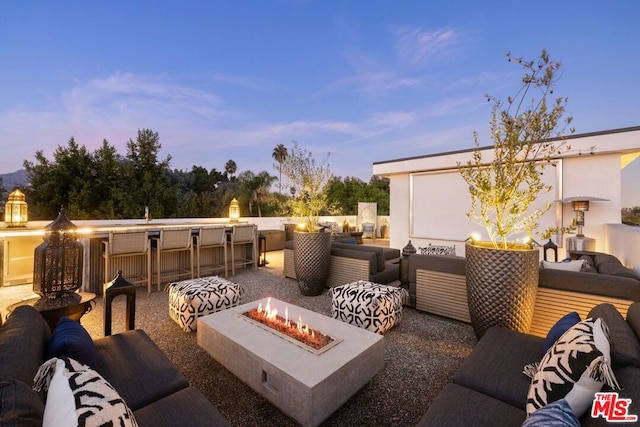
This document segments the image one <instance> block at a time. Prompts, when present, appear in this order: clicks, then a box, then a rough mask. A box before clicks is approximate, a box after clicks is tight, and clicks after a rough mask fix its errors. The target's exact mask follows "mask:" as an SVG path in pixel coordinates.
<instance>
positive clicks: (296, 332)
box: [242, 298, 340, 354]
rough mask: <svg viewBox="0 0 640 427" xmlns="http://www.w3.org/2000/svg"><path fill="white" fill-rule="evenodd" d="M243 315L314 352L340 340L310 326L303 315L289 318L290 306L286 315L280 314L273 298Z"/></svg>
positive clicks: (329, 346)
mask: <svg viewBox="0 0 640 427" xmlns="http://www.w3.org/2000/svg"><path fill="white" fill-rule="evenodd" d="M242 316H244V317H245V318H246V319H247V320H250V321H252V323H255V324H256V325H258V326H260V327H262V328H264V329H266V330H268V331H270V332H273V333H275V334H276V335H279V336H281V337H282V338H285V339H287V340H289V341H291V342H293V343H294V344H297V345H300V346H301V347H303V348H306V349H307V350H309V351H311V352H312V353H316V354H320V353H323V352H324V351H326V350H328V349H329V348H331V347H333V346H334V345H336V344H338V343H339V342H340V341H339V340H337V339H335V338H332V337H330V336H329V335H326V334H323V333H322V332H320V331H319V330H317V329H313V328H310V327H309V325H307V324H305V323H303V322H302V316H301V315H300V316H298V320H297V321H295V322H294V321H292V320H291V319H289V307H288V306H285V311H284V317H283V316H281V315H279V314H278V310H277V309H276V308H272V307H271V298H269V299H267V303H266V305H265V306H263V305H262V303H260V304H259V305H258V307H257V308H254V309H252V310H249V311H247V312H244V313H242Z"/></svg>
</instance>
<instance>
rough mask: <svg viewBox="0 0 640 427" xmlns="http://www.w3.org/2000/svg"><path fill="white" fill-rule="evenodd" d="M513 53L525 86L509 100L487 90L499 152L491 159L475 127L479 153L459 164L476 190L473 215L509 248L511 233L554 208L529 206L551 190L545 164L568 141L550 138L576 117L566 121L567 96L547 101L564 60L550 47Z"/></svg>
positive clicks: (529, 225) (529, 231) (499, 243)
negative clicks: (531, 54) (527, 55)
mask: <svg viewBox="0 0 640 427" xmlns="http://www.w3.org/2000/svg"><path fill="white" fill-rule="evenodd" d="M507 58H508V60H509V62H512V63H516V64H520V65H521V66H522V68H523V69H524V75H523V77H522V81H521V86H520V89H519V90H518V92H517V93H516V95H515V96H513V97H508V98H507V102H506V104H503V103H502V102H501V101H499V100H497V99H496V98H494V97H492V96H489V95H487V98H488V100H489V101H492V102H493V110H492V114H491V122H490V135H491V139H492V140H493V158H492V159H491V160H490V164H489V165H487V162H485V161H484V160H483V159H482V150H481V149H480V143H479V140H478V134H477V133H476V132H474V141H475V149H474V151H473V159H472V160H470V161H469V162H467V163H466V164H464V165H458V167H459V171H460V174H461V175H462V178H464V180H465V181H466V183H467V184H468V186H469V194H470V196H471V209H470V211H469V212H468V214H467V216H468V217H469V218H470V219H471V220H472V221H474V222H476V223H477V224H479V225H481V226H483V227H484V228H485V229H486V230H487V234H488V235H489V239H490V240H491V242H492V243H493V246H494V247H495V248H499V247H500V248H503V249H507V248H508V247H509V242H508V238H509V237H510V236H513V235H514V234H517V233H522V232H524V233H526V234H527V235H528V236H531V235H532V232H533V230H534V229H535V228H536V227H537V220H538V218H540V217H541V216H542V215H543V214H544V213H545V212H546V211H547V210H549V207H550V204H548V205H547V206H546V208H544V209H534V210H532V211H530V210H529V208H530V207H531V206H532V204H533V203H534V202H535V200H536V198H537V197H538V195H539V194H540V193H546V192H549V191H550V190H551V187H550V186H548V185H546V184H545V183H544V182H543V181H542V179H541V177H542V174H543V173H544V166H545V164H546V163H547V161H549V160H550V159H551V158H552V157H554V156H556V155H557V154H558V152H559V150H560V149H561V148H562V147H563V146H564V144H565V142H564V140H562V139H561V140H560V142H559V143H558V144H554V143H551V142H549V139H550V138H551V137H552V136H554V135H553V134H556V136H560V135H562V132H563V131H564V129H565V127H566V126H568V125H569V124H570V123H571V118H570V117H569V118H567V119H566V120H565V125H561V123H560V120H561V118H562V116H563V115H564V112H565V108H566V104H567V98H556V99H555V101H554V102H552V103H551V104H547V97H548V96H551V95H552V94H553V87H554V85H555V83H556V80H557V78H558V72H559V69H560V63H559V62H554V61H551V60H550V58H549V55H548V54H547V52H546V51H545V50H543V51H542V53H541V54H540V58H539V59H538V60H537V61H524V60H522V59H520V58H514V57H512V56H511V55H509V54H507ZM536 96H537V97H538V98H537V99H536ZM571 133H573V129H571Z"/></svg>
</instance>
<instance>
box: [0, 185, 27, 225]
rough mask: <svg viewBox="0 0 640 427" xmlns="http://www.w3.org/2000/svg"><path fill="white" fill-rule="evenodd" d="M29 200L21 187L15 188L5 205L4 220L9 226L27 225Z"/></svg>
mask: <svg viewBox="0 0 640 427" xmlns="http://www.w3.org/2000/svg"><path fill="white" fill-rule="evenodd" d="M28 219H29V218H28V216H27V202H26V198H25V196H24V193H23V192H22V191H20V189H19V188H16V189H15V190H13V192H12V193H11V194H9V197H8V198H7V203H6V204H5V205H4V222H5V223H6V224H7V227H26V226H27V220H28Z"/></svg>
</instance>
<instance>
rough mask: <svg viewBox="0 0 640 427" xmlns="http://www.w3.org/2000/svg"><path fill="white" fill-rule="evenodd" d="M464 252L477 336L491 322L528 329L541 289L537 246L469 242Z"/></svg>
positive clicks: (485, 329)
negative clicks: (505, 246)
mask: <svg viewBox="0 0 640 427" xmlns="http://www.w3.org/2000/svg"><path fill="white" fill-rule="evenodd" d="M465 253H466V255H465V258H466V262H465V270H466V271H465V275H466V280H467V300H468V303H469V315H470V317H471V325H472V326H473V331H474V332H475V334H476V337H477V338H478V339H480V338H481V337H482V336H483V335H484V333H485V332H486V331H487V329H489V328H490V327H491V326H503V327H505V328H508V329H512V330H514V331H518V332H524V333H527V332H529V328H530V327H531V321H532V320H533V308H534V306H535V302H536V292H537V290H538V263H539V253H538V250H537V249H524V250H509V249H507V250H505V249H494V248H493V247H488V246H478V245H474V244H470V243H467V245H466V246H465Z"/></svg>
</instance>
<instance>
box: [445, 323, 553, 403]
mask: <svg viewBox="0 0 640 427" xmlns="http://www.w3.org/2000/svg"><path fill="white" fill-rule="evenodd" d="M543 341H544V340H543V339H542V338H540V337H535V336H533V335H527V334H522V333H519V332H515V331H511V330H509V329H505V328H501V327H497V326H494V327H492V328H490V329H489V330H488V331H487V332H486V333H485V334H484V335H483V337H482V339H481V340H480V341H479V342H478V344H477V345H476V346H475V347H474V349H473V351H472V352H471V354H470V355H469V357H467V359H466V360H465V361H464V362H463V363H462V366H460V369H458V371H457V372H456V373H455V374H454V375H453V382H454V383H456V384H458V385H462V386H465V387H468V388H471V389H474V390H476V391H478V392H480V393H483V394H487V395H489V396H493V397H495V398H496V399H499V400H502V401H503V402H505V403H508V404H509V405H512V406H515V407H517V408H520V409H523V410H524V408H525V405H526V403H527V393H528V391H529V384H530V383H531V379H530V378H529V377H527V376H526V375H525V374H523V373H522V370H523V368H524V366H525V365H527V364H530V363H534V362H540V360H541V359H542V356H543V354H542V343H543Z"/></svg>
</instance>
